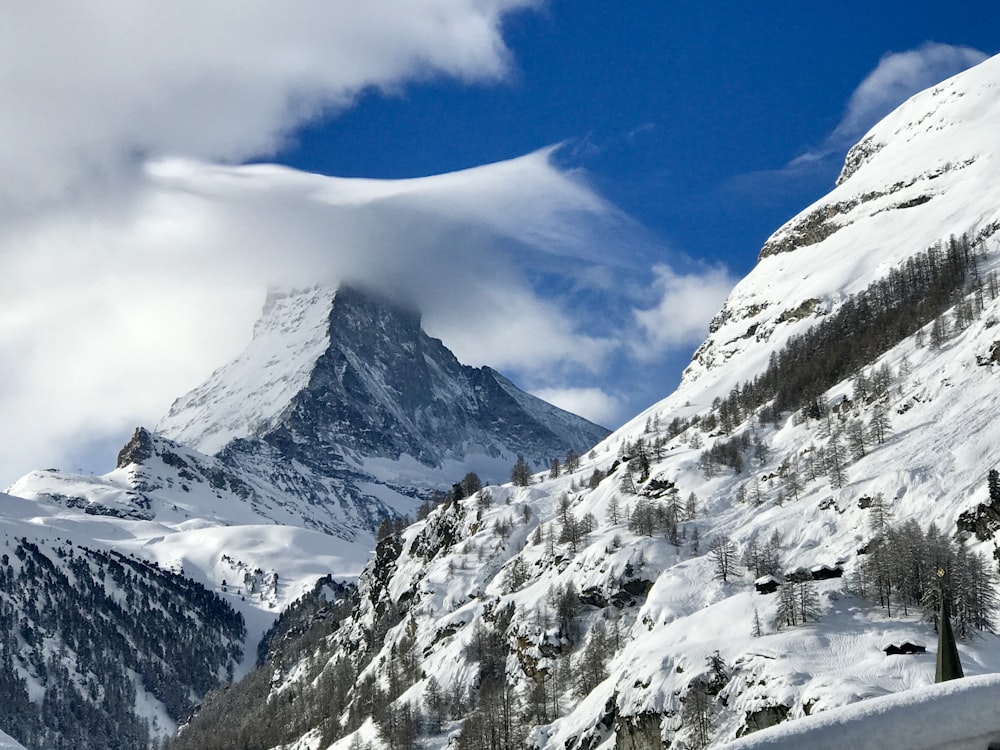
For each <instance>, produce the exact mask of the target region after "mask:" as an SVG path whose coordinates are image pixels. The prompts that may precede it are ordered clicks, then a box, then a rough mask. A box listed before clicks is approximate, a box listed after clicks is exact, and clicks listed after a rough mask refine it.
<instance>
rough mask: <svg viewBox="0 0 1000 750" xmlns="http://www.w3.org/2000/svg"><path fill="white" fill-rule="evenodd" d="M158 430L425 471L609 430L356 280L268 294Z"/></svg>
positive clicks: (584, 442) (538, 456)
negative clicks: (467, 358) (466, 360)
mask: <svg viewBox="0 0 1000 750" xmlns="http://www.w3.org/2000/svg"><path fill="white" fill-rule="evenodd" d="M157 431H158V432H160V433H162V434H163V435H165V436H166V437H168V438H170V439H172V440H174V441H175V442H178V443H183V444H186V445H190V446H191V447H194V448H197V449H198V450H200V451H202V452H205V453H211V454H215V453H219V452H220V451H221V450H222V449H223V448H225V447H226V446H227V445H229V444H230V443H231V442H232V441H233V440H234V439H238V438H243V439H251V438H257V439H262V440H266V441H268V442H270V443H272V444H274V445H280V446H281V449H282V450H283V452H284V453H285V454H286V455H287V456H288V457H294V458H295V459H296V460H300V461H303V462H304V463H306V464H307V465H309V466H313V467H315V466H317V465H320V464H322V463H323V462H325V461H328V460H329V459H328V457H329V456H331V455H333V456H343V454H344V452H345V451H348V452H350V453H351V454H353V455H358V456H362V457H371V458H388V459H392V460H398V459H399V458H400V457H401V456H403V455H404V454H405V455H407V456H410V457H412V458H413V459H416V460H417V461H418V462H419V463H421V464H424V465H426V466H428V467H441V466H442V465H443V464H444V463H445V462H446V461H462V460H464V459H465V458H466V457H468V456H470V455H475V454H481V455H484V456H488V457H503V458H504V459H509V458H512V457H516V456H517V455H518V454H519V453H520V454H523V455H524V456H525V457H526V458H529V459H531V460H532V461H534V462H536V463H542V462H544V461H545V459H548V458H552V457H561V456H563V455H565V453H566V451H567V450H569V449H573V450H576V451H578V452H579V451H583V450H587V449H589V448H590V447H591V446H592V445H593V444H594V443H596V442H597V441H598V440H600V439H602V438H603V437H604V436H605V435H607V431H606V430H605V429H603V428H601V427H598V426H597V425H594V424H592V423H590V422H588V421H587V420H585V419H582V418H580V417H576V416H574V415H572V414H569V413H567V412H564V411H562V410H561V409H557V408H555V407H553V406H551V405H550V404H546V403H545V402H543V401H541V400H540V399H536V398H534V397H532V396H530V395H528V394H526V393H524V392H522V391H520V390H519V389H517V388H516V387H515V386H514V385H513V384H512V383H511V382H510V381H509V380H507V379H506V378H504V377H503V376H501V375H500V374H499V373H497V372H496V371H494V370H492V369H490V368H488V367H483V368H478V369H476V368H472V367H468V366H465V365H462V364H460V363H459V362H458V360H457V359H455V356H454V355H453V354H452V353H451V352H450V351H449V350H448V349H447V348H445V346H444V345H443V344H442V343H441V342H440V341H439V340H437V339H432V338H430V337H429V336H427V334H425V333H424V332H423V330H422V329H421V327H420V315H419V313H417V312H415V311H412V310H409V309H407V308H405V307H401V306H398V305H396V304H394V303H392V302H390V301H386V300H384V299H379V298H377V297H375V296H373V295H371V294H369V293H366V292H362V291H360V290H358V289H354V288H351V287H342V288H341V289H339V290H333V289H313V290H309V291H305V292H295V293H290V294H287V295H277V294H272V295H271V296H269V298H268V302H267V304H266V305H265V310H264V315H263V316H262V318H261V320H260V321H259V322H258V324H257V326H256V328H255V335H254V339H253V341H252V342H251V344H250V346H248V347H247V349H246V351H245V352H244V353H243V354H242V355H240V357H238V358H237V359H236V360H235V361H234V362H233V363H231V364H229V365H227V366H226V367H224V368H222V369H221V370H218V371H217V372H215V373H214V374H213V375H212V377H211V378H210V379H209V380H208V381H207V382H206V383H205V384H204V385H202V386H200V387H198V388H196V389H195V390H194V391H192V392H191V393H190V394H188V395H186V396H184V397H182V398H180V399H178V400H177V402H175V403H174V405H173V406H172V407H171V409H170V412H169V413H168V414H167V416H166V417H164V419H163V420H161V422H160V423H159V424H158V425H157ZM320 456H322V458H320Z"/></svg>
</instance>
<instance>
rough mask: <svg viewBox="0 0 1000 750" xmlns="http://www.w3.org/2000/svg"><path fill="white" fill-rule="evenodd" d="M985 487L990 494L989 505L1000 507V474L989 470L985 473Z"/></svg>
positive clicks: (994, 470)
mask: <svg viewBox="0 0 1000 750" xmlns="http://www.w3.org/2000/svg"><path fill="white" fill-rule="evenodd" d="M986 486H987V488H988V489H989V492H990V503H991V504H994V505H1000V472H998V471H997V470H996V469H990V470H989V471H988V472H987V473H986Z"/></svg>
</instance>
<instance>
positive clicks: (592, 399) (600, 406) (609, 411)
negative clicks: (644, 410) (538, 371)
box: [534, 388, 626, 425]
mask: <svg viewBox="0 0 1000 750" xmlns="http://www.w3.org/2000/svg"><path fill="white" fill-rule="evenodd" d="M534 394H535V395H536V396H538V398H540V399H543V400H545V401H548V402H549V403H550V404H555V405H556V406H558V407H559V408H561V409H566V410H567V411H571V412H573V413H574V414H579V415H580V416H581V417H586V418H587V419H589V420H590V421H591V422H595V423H596V424H602V425H609V424H616V423H617V422H618V421H620V420H621V419H622V417H624V416H626V415H624V414H622V413H621V411H622V404H621V401H620V400H619V399H617V398H615V397H614V396H611V395H609V394H608V393H605V392H604V391H603V390H602V389H600V388H540V389H538V390H536V391H535V392H534Z"/></svg>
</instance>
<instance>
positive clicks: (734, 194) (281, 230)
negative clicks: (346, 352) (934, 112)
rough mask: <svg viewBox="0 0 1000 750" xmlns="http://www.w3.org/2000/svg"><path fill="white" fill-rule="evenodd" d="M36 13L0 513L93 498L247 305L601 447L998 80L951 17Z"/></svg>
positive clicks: (383, 0) (20, 131)
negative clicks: (414, 338)
mask: <svg viewBox="0 0 1000 750" xmlns="http://www.w3.org/2000/svg"><path fill="white" fill-rule="evenodd" d="M50 5H55V6H58V8H59V12H57V13H53V9H52V7H49V6H45V7H42V5H41V4H39V5H37V6H36V5H34V4H32V5H25V6H23V7H20V8H18V10H17V12H16V13H14V12H13V11H12V12H11V16H10V17H9V18H8V19H7V20H8V23H5V24H4V25H3V27H2V28H0V50H3V52H2V53H0V55H2V57H0V62H2V65H0V104H2V105H3V108H4V111H5V112H6V113H7V115H6V116H5V117H4V118H0V171H2V172H3V174H4V175H5V177H6V179H5V181H4V184H3V185H0V261H2V262H3V263H4V271H5V273H4V274H2V275H0V296H2V298H3V299H4V305H3V306H2V308H0V424H2V425H4V428H3V429H2V430H0V485H5V484H6V483H7V482H9V481H11V480H12V479H13V478H15V477H16V476H19V475H20V474H21V473H24V472H25V471H27V470H29V469H31V468H37V467H39V466H49V465H62V466H65V467H67V468H80V469H82V470H84V471H103V470H107V469H108V468H110V463H111V462H112V461H113V458H114V453H115V452H116V450H117V447H120V445H121V444H122V443H123V442H124V440H125V439H127V437H128V434H129V433H130V431H131V429H132V428H133V427H134V426H135V425H137V424H144V425H152V424H155V422H156V420H157V419H158V417H159V416H161V415H162V414H164V413H165V411H166V409H167V407H168V406H169V404H170V402H171V400H172V399H173V398H175V397H176V396H178V395H180V394H181V393H183V392H185V391H186V390H188V389H190V388H192V387H194V386H195V385H197V384H198V383H199V382H200V381H201V380H202V379H204V377H205V376H206V375H207V374H208V373H209V372H211V371H212V370H213V369H214V368H216V367H218V366H220V365H222V364H223V363H224V362H225V361H226V360H227V359H228V358H230V357H232V356H234V355H235V354H236V353H238V352H239V351H240V349H241V348H242V347H243V346H244V345H245V343H246V341H247V338H248V337H249V335H250V331H251V328H252V324H253V320H254V319H255V317H256V315H257V313H258V312H259V310H260V305H261V302H262V300H263V296H264V292H265V290H266V289H267V288H268V287H269V286H273V285H281V286H303V285H309V284H314V283H339V282H341V281H344V280H355V281H362V282H363V283H368V284H372V285H375V286H379V285H381V286H383V287H385V289H386V290H387V291H390V292H392V293H394V294H398V295H401V296H405V297H408V298H410V299H411V300H412V301H414V302H416V303H417V304H419V305H421V307H422V308H423V309H424V320H425V325H426V327H427V328H428V330H429V331H430V332H431V333H432V334H433V335H437V336H439V337H441V338H442V339H443V340H444V342H445V343H446V344H447V345H449V346H450V347H451V348H452V349H453V350H454V351H455V352H456V353H457V354H458V356H459V358H460V359H462V360H463V361H465V362H468V363H470V364H474V365H481V364H488V365H492V366H495V367H497V368H498V369H500V370H502V371H503V372H505V373H506V374H508V375H509V376H511V377H512V378H513V379H514V380H515V381H516V382H518V383H519V384H520V385H522V386H523V387H525V388H527V389H529V390H531V391H532V392H535V393H537V394H539V395H542V396H543V397H547V398H550V399H552V400H554V401H555V402H557V403H559V404H560V405H563V406H566V407H568V408H572V409H574V410H576V411H578V412H580V413H583V414H585V415H587V416H590V417H591V418H593V419H595V420H597V421H601V422H603V423H604V424H607V425H609V426H612V427H613V426H615V425H616V424H619V423H620V422H621V421H623V420H625V419H627V418H628V417H630V416H632V415H633V414H635V413H636V412H638V411H639V410H641V409H642V408H644V407H646V406H648V405H649V404H651V403H653V402H655V401H656V400H658V399H660V398H662V397H663V396H665V395H667V394H668V393H669V392H670V391H671V390H672V389H673V387H674V386H675V385H676V383H677V381H678V379H679V377H680V373H681V370H682V369H683V367H684V366H685V365H686V363H687V362H688V360H689V358H690V355H691V352H692V351H693V350H694V348H695V347H696V346H697V345H698V344H699V343H700V342H701V341H702V340H703V338H704V335H705V332H706V329H707V324H708V321H709V319H710V318H711V316H712V314H714V312H715V311H717V309H718V308H719V306H720V304H721V302H722V301H723V299H724V298H725V295H726V294H727V293H728V291H729V289H730V288H731V286H732V285H733V284H734V283H735V282H736V281H737V280H738V279H739V278H740V277H741V276H742V275H744V274H745V273H746V272H747V271H748V270H749V269H750V268H751V267H752V266H753V264H754V262H755V259H756V255H757V252H758V250H759V248H760V246H761V245H762V244H763V242H764V241H765V239H766V238H767V237H768V235H769V234H770V233H771V232H773V231H774V230H776V229H777V228H778V227H779V226H780V224H781V223H783V222H784V221H786V220H788V219H789V218H791V217H792V216H793V215H794V214H795V213H797V212H798V211H800V210H802V209H803V208H805V207H806V206H807V205H808V204H809V203H810V202H812V201H814V200H815V199H817V198H819V197H820V196H822V195H823V194H824V193H825V192H826V191H827V190H828V189H829V187H830V186H831V185H832V183H833V180H834V179H835V178H836V175H837V173H838V171H839V169H840V163H841V161H842V159H843V155H844V153H845V151H846V149H847V148H848V147H849V146H850V145H851V144H852V143H853V142H854V141H856V140H857V139H858V138H859V137H860V136H861V135H862V134H863V132H864V131H865V130H866V129H867V128H868V127H870V126H871V125H873V124H874V123H875V121H876V120H877V119H878V118H879V117H880V116H881V115H883V114H885V113H886V112H887V111H888V110H889V109H890V108H891V107H892V106H894V105H895V104H897V103H899V102H900V101H901V100H902V99H903V98H905V97H906V96H908V95H909V94H910V93H913V92H915V91H917V90H919V89H922V88H925V87H926V86H928V85H931V84H933V83H935V82H936V81H938V80H940V79H942V78H944V77H946V76H948V75H951V74H953V73H955V72H957V71H958V70H960V69H962V68H963V67H965V66H967V65H968V64H970V63H973V62H975V61H976V60H978V59H980V58H981V57H982V55H992V54H994V53H996V52H997V51H998V49H1000V23H998V21H1000V7H995V6H993V5H991V4H983V3H972V2H959V3H951V4H949V5H945V4H942V3H924V2H906V3H904V2H882V3H876V4H872V3H864V4H863V3H860V2H842V3H838V4H816V3H802V2H776V3H769V4H764V5H761V4H750V3H745V2H714V3H687V2H674V3H667V2H652V1H646V0H636V1H635V2H628V3H608V2H597V1H596V0H578V1H577V2H570V1H569V0H550V2H540V1H538V0H488V1H487V0H408V1H407V2H405V3H404V2H400V0H369V2H366V3H361V4H357V3H344V2H329V3H325V2H319V1H316V2H309V3H303V4H301V5H298V6H295V7H294V8H292V9H289V6H286V5H283V4H275V3H269V2H266V1H265V0H247V2H245V3H243V4H242V5H241V9H242V13H241V14H240V15H239V16H235V15H234V14H233V13H232V8H231V6H230V5H229V4H228V3H224V2H196V1H195V0H177V1H176V2H174V3H171V4H169V5H156V4H135V3H134V2H132V1H131V0H107V2H105V3H102V4H101V5H99V6H81V5H78V4H76V3H73V2H71V1H70V0H52V1H51V3H50ZM52 18H59V19H60V22H58V23H53V22H52ZM553 146H558V148H557V149H555V150H553V151H548V150H546V149H549V148H550V147H553ZM246 165H250V166H246ZM273 165H282V166H283V168H278V167H275V166H273ZM305 173H314V174H315V175H320V176H319V177H312V176H310V175H309V174H305Z"/></svg>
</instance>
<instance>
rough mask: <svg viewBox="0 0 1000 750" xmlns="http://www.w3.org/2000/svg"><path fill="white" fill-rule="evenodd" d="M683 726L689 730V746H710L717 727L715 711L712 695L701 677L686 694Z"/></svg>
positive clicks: (693, 747) (696, 748) (683, 708)
mask: <svg viewBox="0 0 1000 750" xmlns="http://www.w3.org/2000/svg"><path fill="white" fill-rule="evenodd" d="M681 726H683V727H684V728H685V729H687V731H688V747H690V748H692V749H693V750H701V748H705V747H708V743H709V742H710V741H711V738H712V730H713V729H714V728H715V712H714V706H713V702H712V696H711V695H710V694H709V692H708V689H707V687H706V685H705V683H704V681H702V680H700V679H696V680H694V681H692V683H691V685H690V686H689V687H688V690H687V692H686V693H685V694H684V699H683V705H682V707H681Z"/></svg>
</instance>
